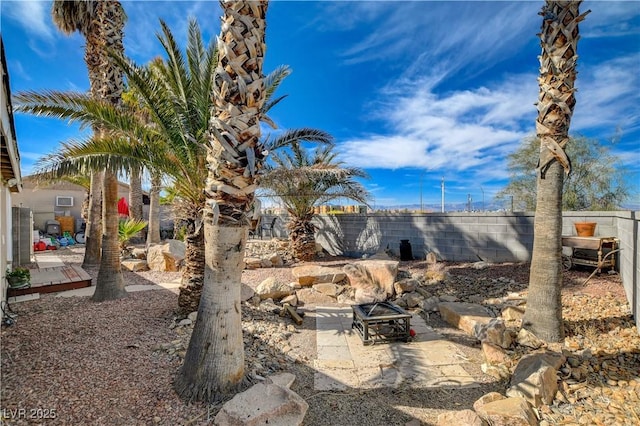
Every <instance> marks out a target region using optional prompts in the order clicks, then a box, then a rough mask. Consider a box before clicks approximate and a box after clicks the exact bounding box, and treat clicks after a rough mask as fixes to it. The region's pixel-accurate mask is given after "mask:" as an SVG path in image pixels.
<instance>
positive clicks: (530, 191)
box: [496, 136, 630, 211]
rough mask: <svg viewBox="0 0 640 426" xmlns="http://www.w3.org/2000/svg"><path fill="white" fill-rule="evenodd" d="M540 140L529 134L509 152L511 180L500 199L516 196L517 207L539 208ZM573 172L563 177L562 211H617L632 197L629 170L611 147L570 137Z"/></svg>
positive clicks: (499, 194)
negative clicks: (516, 147)
mask: <svg viewBox="0 0 640 426" xmlns="http://www.w3.org/2000/svg"><path fill="white" fill-rule="evenodd" d="M539 151H540V139H538V138H536V137H528V138H526V139H524V140H523V141H522V144H521V145H520V147H519V148H518V149H517V150H516V151H515V152H513V153H512V154H510V155H509V157H508V166H507V167H508V169H509V183H508V185H507V186H506V187H505V188H504V189H503V190H502V191H500V192H499V193H498V194H497V195H496V198H497V199H499V200H504V199H507V198H508V197H509V196H513V197H514V199H515V200H517V203H518V207H519V208H522V209H526V210H531V211H533V210H535V209H536V177H537V176H536V162H537V161H538V153H539ZM566 152H567V156H568V157H569V158H571V174H570V175H569V176H567V177H566V178H565V180H564V186H563V191H562V209H563V210H616V209H619V208H620V206H621V205H622V204H623V203H624V202H625V201H626V200H627V199H628V198H629V195H630V190H629V185H628V183H627V182H626V180H625V177H626V176H627V170H626V169H625V167H624V166H623V164H622V161H621V160H620V158H618V157H616V156H615V155H613V154H612V153H611V151H610V148H609V146H607V145H604V144H602V143H600V142H599V141H598V140H597V139H589V138H586V137H583V136H577V137H571V138H569V143H568V144H567V148H566Z"/></svg>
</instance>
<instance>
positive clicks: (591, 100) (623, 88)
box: [571, 53, 640, 133]
mask: <svg viewBox="0 0 640 426" xmlns="http://www.w3.org/2000/svg"><path fill="white" fill-rule="evenodd" d="M578 61H580V59H578ZM578 68H579V69H580V63H578ZM576 86H577V88H578V92H577V93H576V108H575V113H574V116H573V120H572V124H571V128H572V130H573V129H575V130H587V129H596V128H602V127H609V131H610V132H612V133H613V132H614V130H615V129H616V128H619V129H620V130H621V131H622V132H623V133H628V132H631V131H635V130H638V127H639V126H640V110H639V109H638V105H640V90H638V88H639V87H640V53H636V54H633V55H630V56H626V57H620V58H614V59H612V60H609V61H606V62H603V63H600V64H595V65H591V66H590V67H588V68H586V69H585V70H584V71H581V72H580V73H579V74H578V80H577V82H576Z"/></svg>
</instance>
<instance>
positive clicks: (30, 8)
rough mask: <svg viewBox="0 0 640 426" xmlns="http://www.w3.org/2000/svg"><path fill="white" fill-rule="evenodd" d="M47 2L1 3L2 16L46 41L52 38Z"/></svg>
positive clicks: (49, 5)
mask: <svg viewBox="0 0 640 426" xmlns="http://www.w3.org/2000/svg"><path fill="white" fill-rule="evenodd" d="M50 8H51V2H49V1H6V0H5V1H3V2H2V15H4V16H7V17H8V18H10V19H13V20H15V21H17V22H18V23H19V24H20V25H21V26H22V27H24V29H25V30H26V32H27V33H29V34H32V35H35V36H38V37H40V38H43V39H46V40H49V41H50V40H52V39H53V38H54V31H53V24H52V22H51V18H50Z"/></svg>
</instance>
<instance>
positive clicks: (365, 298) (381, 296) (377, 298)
mask: <svg viewBox="0 0 640 426" xmlns="http://www.w3.org/2000/svg"><path fill="white" fill-rule="evenodd" d="M354 298H355V301H356V303H357V304H359V305H360V304H363V303H374V302H384V301H385V300H387V293H386V292H385V291H384V290H382V289H374V288H356V291H355V296H354Z"/></svg>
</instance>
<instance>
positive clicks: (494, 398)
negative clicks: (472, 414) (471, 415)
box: [473, 392, 506, 412]
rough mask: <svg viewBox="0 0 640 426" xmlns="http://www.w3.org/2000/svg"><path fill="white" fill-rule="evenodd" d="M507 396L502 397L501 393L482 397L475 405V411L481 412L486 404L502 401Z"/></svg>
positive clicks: (491, 393)
mask: <svg viewBox="0 0 640 426" xmlns="http://www.w3.org/2000/svg"><path fill="white" fill-rule="evenodd" d="M505 398H506V396H504V395H502V394H501V393H499V392H489V393H486V394H484V395H482V396H481V397H480V398H478V399H477V400H476V402H474V403H473V409H474V410H476V411H477V412H479V411H480V410H481V409H482V407H483V406H484V405H485V404H488V403H490V402H493V401H500V400H501V399H505Z"/></svg>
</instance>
